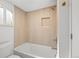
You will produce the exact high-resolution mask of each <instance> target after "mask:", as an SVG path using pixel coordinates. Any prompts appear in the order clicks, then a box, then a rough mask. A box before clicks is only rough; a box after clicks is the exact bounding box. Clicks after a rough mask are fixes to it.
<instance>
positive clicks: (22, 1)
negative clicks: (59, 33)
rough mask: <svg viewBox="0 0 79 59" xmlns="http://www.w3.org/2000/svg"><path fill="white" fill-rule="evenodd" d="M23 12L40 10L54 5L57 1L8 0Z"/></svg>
mask: <svg viewBox="0 0 79 59" xmlns="http://www.w3.org/2000/svg"><path fill="white" fill-rule="evenodd" d="M8 1H10V2H12V3H13V4H15V5H16V6H17V7H19V8H21V9H23V10H24V11H27V12H30V11H34V10H37V9H40V8H45V7H49V6H53V5H56V3H57V0H8Z"/></svg>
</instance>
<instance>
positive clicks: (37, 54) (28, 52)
mask: <svg viewBox="0 0 79 59" xmlns="http://www.w3.org/2000/svg"><path fill="white" fill-rule="evenodd" d="M14 52H15V54H18V55H19V56H21V57H23V58H55V57H56V49H52V48H51V47H48V46H43V45H38V44H32V43H24V44H22V45H21V46H19V47H17V48H15V51H14Z"/></svg>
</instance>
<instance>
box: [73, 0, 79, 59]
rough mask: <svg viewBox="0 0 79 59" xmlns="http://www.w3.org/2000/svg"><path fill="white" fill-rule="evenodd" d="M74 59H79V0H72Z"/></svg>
mask: <svg viewBox="0 0 79 59" xmlns="http://www.w3.org/2000/svg"><path fill="white" fill-rule="evenodd" d="M72 33H73V40H72V57H78V58H79V0H72Z"/></svg>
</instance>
